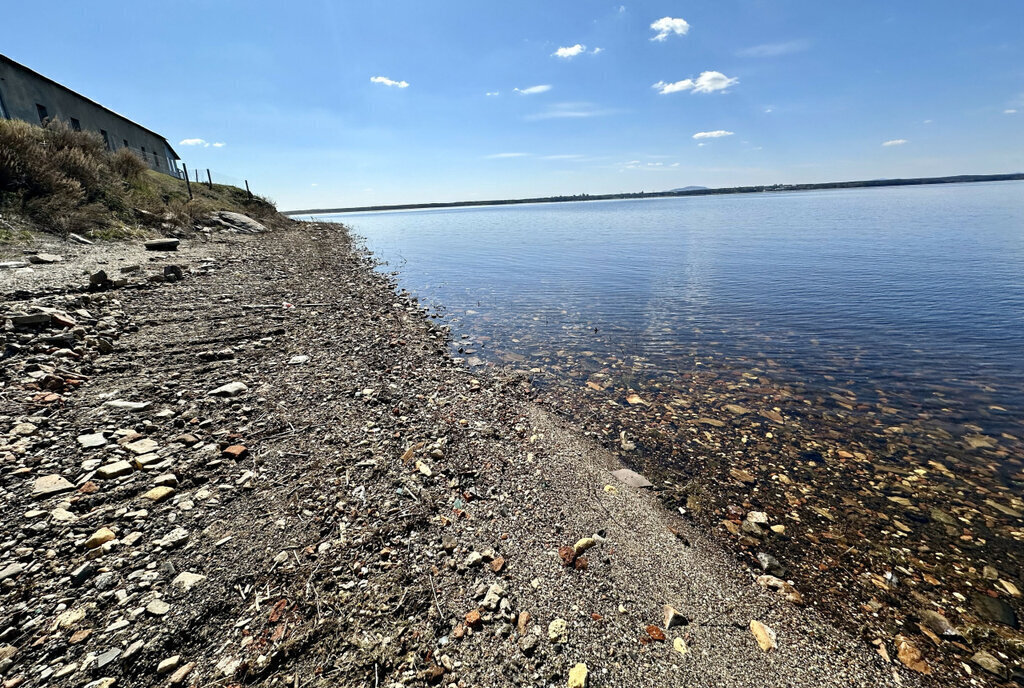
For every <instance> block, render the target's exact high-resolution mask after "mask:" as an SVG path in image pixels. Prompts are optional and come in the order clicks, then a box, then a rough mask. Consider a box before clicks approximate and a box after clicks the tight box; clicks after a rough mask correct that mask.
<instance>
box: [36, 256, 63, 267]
mask: <svg viewBox="0 0 1024 688" xmlns="http://www.w3.org/2000/svg"><path fill="white" fill-rule="evenodd" d="M63 261H64V258H63V257H62V256H58V255H56V254H55V253H37V254H35V255H33V256H29V257H28V262H30V263H35V264H36V265H50V264H51V263H61V262H63Z"/></svg>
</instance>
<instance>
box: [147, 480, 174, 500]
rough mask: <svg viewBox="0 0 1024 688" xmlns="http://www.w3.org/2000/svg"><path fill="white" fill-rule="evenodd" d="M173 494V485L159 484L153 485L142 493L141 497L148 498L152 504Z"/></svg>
mask: <svg viewBox="0 0 1024 688" xmlns="http://www.w3.org/2000/svg"><path fill="white" fill-rule="evenodd" d="M173 494H174V488H173V487H170V486H168V485H160V486H159V487H154V488H153V489H152V490H150V491H149V492H147V493H146V494H144V495H142V498H143V499H148V500H149V501H151V502H153V503H154V504H159V503H160V502H162V501H164V500H165V499H167V498H168V497H170V496H171V495H173Z"/></svg>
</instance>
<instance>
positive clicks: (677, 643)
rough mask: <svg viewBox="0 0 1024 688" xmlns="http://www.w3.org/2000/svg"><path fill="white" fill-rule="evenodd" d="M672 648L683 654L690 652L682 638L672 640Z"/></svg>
mask: <svg viewBox="0 0 1024 688" xmlns="http://www.w3.org/2000/svg"><path fill="white" fill-rule="evenodd" d="M672 649H673V650H675V651H676V652H678V653H679V654H681V655H685V654H686V653H687V652H689V648H688V647H686V641H685V640H683V639H682V638H676V639H675V640H673V641H672Z"/></svg>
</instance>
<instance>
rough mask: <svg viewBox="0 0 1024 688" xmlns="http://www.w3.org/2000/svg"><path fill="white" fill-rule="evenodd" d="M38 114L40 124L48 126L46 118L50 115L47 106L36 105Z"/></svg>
mask: <svg viewBox="0 0 1024 688" xmlns="http://www.w3.org/2000/svg"><path fill="white" fill-rule="evenodd" d="M36 114H37V115H39V123H40V124H46V118H47V117H49V114H48V113H47V112H46V106H45V105H40V104H39V103H36Z"/></svg>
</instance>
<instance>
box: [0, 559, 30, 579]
mask: <svg viewBox="0 0 1024 688" xmlns="http://www.w3.org/2000/svg"><path fill="white" fill-rule="evenodd" d="M24 570H25V567H24V565H22V564H19V563H17V562H15V563H13V564H8V565H7V566H5V567H3V568H2V569H0V582H2V581H5V580H7V579H8V578H14V577H15V576H17V575H19V574H21V572H22V571H24Z"/></svg>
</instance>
